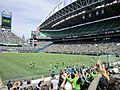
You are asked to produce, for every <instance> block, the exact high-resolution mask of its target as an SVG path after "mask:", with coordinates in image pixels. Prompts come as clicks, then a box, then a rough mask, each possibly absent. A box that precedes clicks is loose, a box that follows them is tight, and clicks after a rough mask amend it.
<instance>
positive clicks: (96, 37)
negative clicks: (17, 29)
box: [0, 0, 120, 90]
mask: <svg viewBox="0 0 120 90" xmlns="http://www.w3.org/2000/svg"><path fill="white" fill-rule="evenodd" d="M66 2H67V0H64V1H61V2H60V3H58V5H57V6H56V7H55V8H54V9H53V10H52V11H51V12H50V13H49V15H48V16H47V17H46V18H45V20H44V21H43V22H42V23H41V24H40V25H39V27H37V30H35V31H31V38H30V39H29V40H28V41H26V40H25V39H24V36H23V38H20V37H18V36H17V35H15V34H14V33H13V32H12V30H11V27H12V24H11V21H12V13H11V12H10V13H8V12H5V11H3V12H2V15H1V16H2V22H1V27H0V78H1V80H0V90H2V89H3V88H5V89H3V90H119V89H120V87H119V85H120V62H119V61H120V39H119V38H120V0H74V1H73V0H71V2H70V3H69V4H68V3H67V4H66ZM100 60H101V61H100ZM108 73H109V74H108ZM43 77H44V78H43ZM47 77H48V78H50V79H48V78H47ZM51 78H52V79H51ZM115 82H116V83H115ZM3 84H4V85H5V86H4V85H3Z"/></svg>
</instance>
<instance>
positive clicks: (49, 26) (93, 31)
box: [39, 0, 120, 43]
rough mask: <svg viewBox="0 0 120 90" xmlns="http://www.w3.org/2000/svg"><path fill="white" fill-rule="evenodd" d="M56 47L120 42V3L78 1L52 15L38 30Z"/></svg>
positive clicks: (116, 0) (104, 0) (106, 0)
mask: <svg viewBox="0 0 120 90" xmlns="http://www.w3.org/2000/svg"><path fill="white" fill-rule="evenodd" d="M39 28H40V33H41V34H42V35H45V36H46V37H49V39H39V40H46V41H53V42H54V43H63V42H67V43H68V42H76V41H79V42H80V41H82V42H85V41H87V42H88V41H90V42H91V41H103V40H106V41H111V40H112V41H117V42H119V38H120V0H76V1H74V2H72V3H70V4H68V5H66V6H65V7H63V8H61V9H60V10H58V11H57V12H55V13H54V14H52V15H50V16H49V17H47V19H45V21H44V22H43V23H42V24H41V25H40V26H39Z"/></svg>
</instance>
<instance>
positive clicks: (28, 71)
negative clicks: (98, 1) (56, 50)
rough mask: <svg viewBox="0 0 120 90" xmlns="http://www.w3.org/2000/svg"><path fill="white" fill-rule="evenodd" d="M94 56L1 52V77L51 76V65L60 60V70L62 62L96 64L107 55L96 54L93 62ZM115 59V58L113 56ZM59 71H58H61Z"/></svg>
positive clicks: (8, 78) (66, 63) (6, 78)
mask: <svg viewBox="0 0 120 90" xmlns="http://www.w3.org/2000/svg"><path fill="white" fill-rule="evenodd" d="M92 57H93V56H87V55H67V54H48V53H0V77H1V78H2V80H3V81H5V80H12V79H25V78H40V77H41V76H42V75H43V76H49V75H50V71H49V65H50V64H52V66H53V67H54V66H55V64H56V62H57V61H59V70H60V69H63V68H64V67H63V66H62V62H64V63H65V66H67V65H70V64H73V65H76V64H77V63H78V64H80V65H82V64H84V65H86V66H90V65H92V64H95V62H96V60H97V59H99V58H100V59H103V60H106V56H104V57H98V56H94V58H95V61H94V62H92ZM112 60H115V58H112ZM31 62H34V63H35V67H34V68H30V63H31ZM59 70H58V72H56V73H59Z"/></svg>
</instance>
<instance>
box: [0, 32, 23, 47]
mask: <svg viewBox="0 0 120 90" xmlns="http://www.w3.org/2000/svg"><path fill="white" fill-rule="evenodd" d="M22 42H23V40H22V39H21V38H19V37H18V36H16V35H15V34H14V33H12V32H8V31H0V44H2V43H6V44H20V45H21V44H22Z"/></svg>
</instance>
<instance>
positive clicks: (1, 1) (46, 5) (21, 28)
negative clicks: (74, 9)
mask: <svg viewBox="0 0 120 90" xmlns="http://www.w3.org/2000/svg"><path fill="white" fill-rule="evenodd" d="M59 1H60V0H0V11H2V10H6V11H10V12H12V15H13V18H12V31H13V32H14V33H15V34H17V35H18V36H20V37H21V36H22V35H23V34H24V35H25V36H26V37H27V38H28V37H30V32H31V30H35V29H36V27H37V26H38V25H40V23H41V22H42V21H43V20H44V19H45V17H46V16H47V15H48V14H49V12H50V11H52V9H53V8H54V7H55V6H56V5H57V3H58V2H59Z"/></svg>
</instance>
